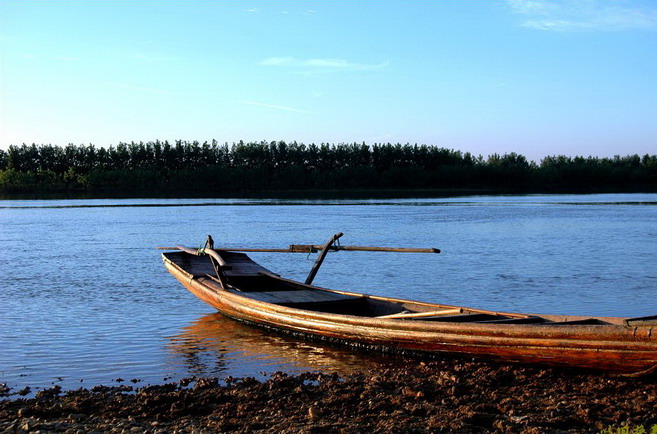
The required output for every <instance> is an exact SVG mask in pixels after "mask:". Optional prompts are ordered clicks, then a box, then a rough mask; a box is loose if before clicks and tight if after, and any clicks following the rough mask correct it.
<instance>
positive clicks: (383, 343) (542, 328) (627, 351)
mask: <svg viewBox="0 0 657 434" xmlns="http://www.w3.org/2000/svg"><path fill="white" fill-rule="evenodd" d="M341 235H342V234H336V235H335V236H333V237H332V238H331V240H329V242H327V243H326V244H325V245H292V246H290V247H289V248H288V249H237V248H234V249H231V248H213V243H212V239H211V237H208V242H207V243H206V247H205V248H202V249H190V248H187V247H182V246H176V247H175V248H161V249H165V250H174V251H170V252H166V253H163V254H162V257H163V260H164V264H165V266H166V268H167V270H168V271H169V272H170V273H171V274H172V275H173V276H174V277H175V278H176V279H178V281H180V283H182V284H183V285H184V286H185V287H186V288H187V289H188V290H189V291H191V292H192V293H193V294H194V295H196V296H197V297H198V298H200V299H201V300H203V301H205V302H206V303H208V304H209V305H211V306H213V307H214V308H216V309H217V310H218V311H219V312H221V313H222V314H224V315H226V316H228V317H230V318H233V319H236V320H239V321H243V322H247V323H251V324H254V325H258V326H264V327H268V328H273V329H276V330H280V331H285V332H291V333H296V334H302V335H309V336H314V337H319V338H322V339H329V340H335V341H339V342H344V343H348V344H352V345H356V346H364V347H370V348H377V349H383V350H391V351H400V352H413V353H416V352H417V353H427V352H429V353H439V354H450V355H461V356H468V357H475V358H484V359H492V360H500V361H505V362H521V363H531V364H541V365H550V366H567V367H576V368H587V369H595V370H604V371H608V372H613V373H619V374H628V375H642V374H648V373H653V372H655V371H657V330H655V329H656V328H657V316H650V317H641V318H615V317H614V318H612V317H588V316H561V315H538V314H524V313H511V312H495V311H490V310H483V309H475V308H469V307H463V306H453V305H445V304H435V303H424V302H419V301H411V300H404V299H397V298H390V297H380V296H376V295H367V294H360V293H354V292H348V291H340V290H333V289H326V288H320V287H317V286H313V285H312V281H313V279H314V277H315V275H316V273H317V270H318V269H319V267H320V266H321V263H322V261H323V259H324V257H325V256H326V254H327V253H328V252H329V251H334V250H377V251H401V252H435V253H438V252H439V250H437V249H397V248H368V247H358V246H339V245H334V243H335V241H336V240H337V239H338V238H339V237H340V236H341ZM253 251H274V252H305V253H308V252H320V254H319V257H318V258H317V261H316V262H315V264H314V265H313V268H312V270H311V272H310V275H309V276H308V279H306V281H305V282H304V283H301V282H297V281H293V280H289V279H285V278H283V277H281V276H279V275H277V274H274V273H272V272H271V271H269V270H267V269H266V268H264V267H262V266H261V265H259V264H257V263H255V262H254V261H253V260H251V258H249V257H248V256H247V255H246V254H245V253H244V252H253Z"/></svg>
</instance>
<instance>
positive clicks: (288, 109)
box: [241, 101, 312, 114]
mask: <svg viewBox="0 0 657 434" xmlns="http://www.w3.org/2000/svg"><path fill="white" fill-rule="evenodd" d="M241 103H242V104H245V105H254V106H258V107H265V108H269V109H273V110H281V111H286V112H295V113H307V114H312V112H309V111H308V110H302V109H298V108H294V107H287V106H284V105H277V104H266V103H264V102H256V101H241Z"/></svg>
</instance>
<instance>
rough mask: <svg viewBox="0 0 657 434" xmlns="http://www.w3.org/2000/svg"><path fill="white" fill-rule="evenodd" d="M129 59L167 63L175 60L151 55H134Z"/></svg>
mask: <svg viewBox="0 0 657 434" xmlns="http://www.w3.org/2000/svg"><path fill="white" fill-rule="evenodd" d="M131 57H132V58H133V59H137V60H143V61H145V62H169V61H173V60H176V58H175V57H172V56H163V55H161V54H153V53H134V54H132V55H131Z"/></svg>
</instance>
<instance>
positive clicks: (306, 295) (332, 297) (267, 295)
mask: <svg viewBox="0 0 657 434" xmlns="http://www.w3.org/2000/svg"><path fill="white" fill-rule="evenodd" d="M231 292H233V293H235V294H239V295H242V296H245V297H249V298H251V299H253V300H258V301H264V302H266V303H273V304H285V305H293V304H296V303H321V302H336V301H342V300H354V299H357V298H358V297H352V296H349V295H342V294H336V293H333V292H324V291H315V290H310V289H300V290H291V291H252V292H238V291H231Z"/></svg>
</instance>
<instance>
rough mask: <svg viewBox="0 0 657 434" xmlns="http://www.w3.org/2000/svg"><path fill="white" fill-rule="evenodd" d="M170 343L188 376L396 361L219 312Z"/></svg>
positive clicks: (341, 368) (348, 368) (351, 367)
mask: <svg viewBox="0 0 657 434" xmlns="http://www.w3.org/2000/svg"><path fill="white" fill-rule="evenodd" d="M168 348H169V350H171V351H172V352H173V353H174V354H175V355H176V357H182V358H183V359H184V362H183V364H184V366H185V368H186V370H187V372H188V373H189V374H190V375H205V376H222V375H232V376H253V375H254V374H256V373H261V372H263V371H268V372H275V371H285V372H301V371H313V370H318V371H322V372H338V373H348V372H353V371H355V370H363V369H370V368H375V367H381V366H392V365H394V364H396V363H397V362H398V360H396V359H394V358H390V357H383V356H380V355H377V354H369V353H361V354H357V353H354V352H353V351H351V350H348V349H346V348H340V347H335V346H331V345H329V344H323V343H316V342H308V341H304V340H299V339H295V338H293V337H291V336H286V335H281V334H277V333H273V332H271V331H268V330H264V329H260V328H256V327H250V326H248V325H245V324H242V323H240V322H237V321H234V320H231V319H229V318H227V317H225V316H223V315H221V314H218V313H215V314H209V315H205V316H203V317H201V318H199V319H197V320H195V321H194V322H193V323H192V324H190V325H189V326H187V327H185V328H184V329H183V330H182V331H181V333H180V334H178V335H176V336H172V337H171V338H170V343H169V345H168Z"/></svg>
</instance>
